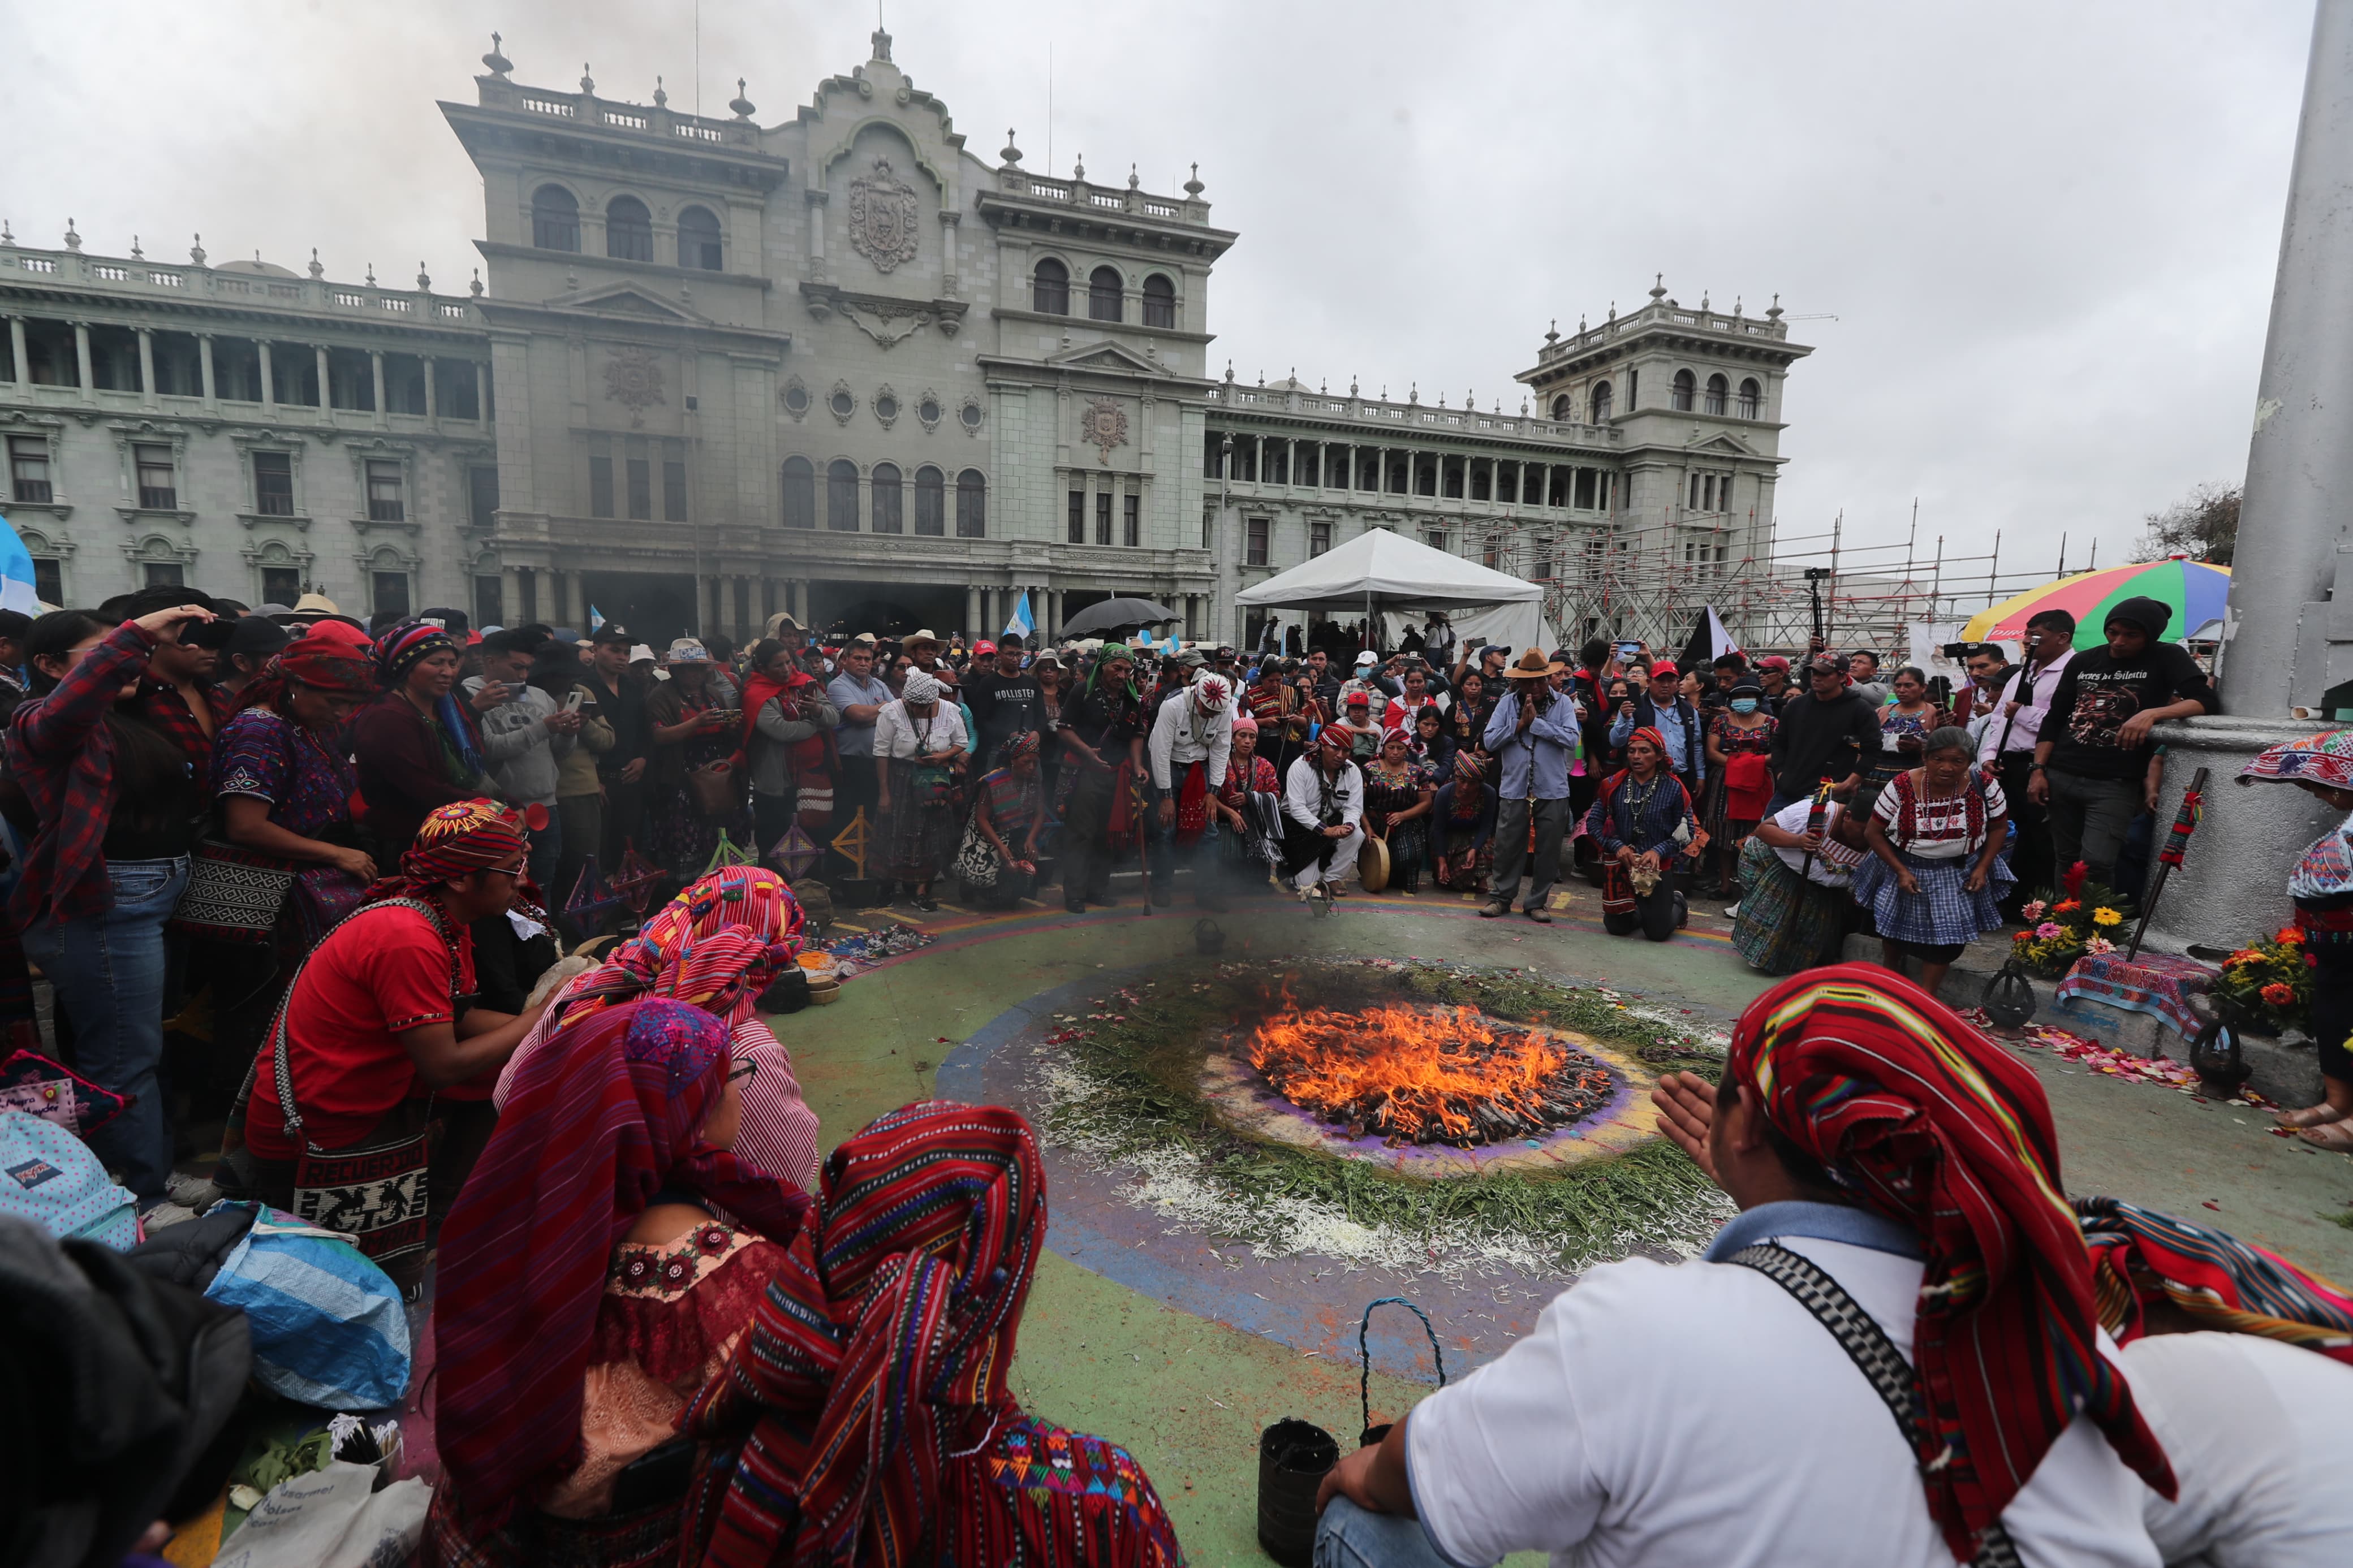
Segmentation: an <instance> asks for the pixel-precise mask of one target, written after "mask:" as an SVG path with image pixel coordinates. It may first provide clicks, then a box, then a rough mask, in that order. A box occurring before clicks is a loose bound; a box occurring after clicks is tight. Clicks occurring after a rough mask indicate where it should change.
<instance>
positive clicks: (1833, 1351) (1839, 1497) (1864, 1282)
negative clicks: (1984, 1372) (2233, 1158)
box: [1406, 1237, 2317, 1568]
mask: <svg viewBox="0 0 2353 1568" xmlns="http://www.w3.org/2000/svg"><path fill="white" fill-rule="evenodd" d="M1780 1239H1781V1245H1783V1246H1784V1247H1788V1248H1789V1249H1790V1250H1791V1251H1793V1252H1800V1253H1803V1254H1804V1255H1805V1256H1806V1257H1808V1258H1811V1259H1812V1260H1813V1261H1814V1262H1815V1263H1816V1264H1818V1265H1820V1267H1821V1268H1823V1269H1825V1270H1826V1271H1828V1272H1829V1273H1830V1274H1831V1275H1832V1276H1833V1277H1834V1278H1835V1279H1837V1280H1838V1282H1839V1283H1840V1284H1841V1286H1843V1287H1845V1289H1846V1290H1847V1292H1848V1293H1849V1294H1850V1295H1852V1297H1853V1298H1854V1299H1855V1300H1856V1301H1857V1302H1858V1303H1860V1304H1861V1305H1862V1308H1863V1310H1865V1311H1867V1312H1869V1313H1870V1314H1871V1315H1872V1316H1873V1318H1874V1319H1876V1320H1877V1321H1878V1323H1879V1326H1880V1328H1881V1329H1882V1330H1883V1331H1885V1332H1886V1334H1887V1336H1888V1338H1889V1339H1891V1340H1893V1341H1894V1342H1895V1344H1896V1347H1897V1348H1898V1349H1900V1350H1901V1351H1903V1352H1904V1353H1905V1354H1906V1355H1907V1356H1908V1355H1909V1354H1910V1353H1911V1352H1912V1326H1913V1317H1914V1313H1915V1309H1916V1306H1917V1302H1918V1298H1919V1290H1920V1273H1921V1268H1920V1265H1919V1263H1917V1262H1916V1261H1915V1260H1912V1259H1909V1258H1899V1257H1896V1256H1894V1254H1892V1253H1885V1252H1875V1251H1873V1250H1871V1249H1869V1248H1866V1247H1855V1246H1852V1245H1849V1244H1847V1243H1844V1242H1835V1241H1823V1240H1819V1239H1816V1238H1813V1237H1782V1238H1780ZM2316 1359H2317V1358H2316ZM1406 1450H1407V1465H1408V1473H1409V1476H1410V1479H1411V1481H1412V1486H1413V1500H1414V1507H1415V1510H1416V1511H1417V1512H1419V1515H1420V1516H1421V1520H1422V1522H1423V1524H1424V1526H1425V1527H1426V1529H1427V1530H1428V1531H1429V1533H1430V1538H1431V1540H1432V1541H1433V1542H1435V1543H1436V1544H1437V1545H1438V1547H1439V1548H1440V1551H1442V1552H1445V1554H1446V1555H1447V1556H1448V1557H1450V1558H1451V1559H1452V1560H1453V1561H1455V1562H1457V1563H1493V1562H1494V1561H1495V1560H1496V1559H1497V1558H1499V1557H1501V1556H1503V1555H1504V1553H1505V1552H1522V1551H1530V1550H1535V1551H1549V1552H1551V1553H1552V1561H1553V1563H1554V1564H1555V1568H1617V1565H1619V1564H1627V1565H1631V1564H1636V1563H1639V1564H1641V1565H1642V1568H1767V1565H1770V1568H1794V1565H1797V1564H1803V1565H1804V1568H1952V1563H1953V1554H1952V1553H1951V1552H1949V1551H1947V1549H1946V1546H1945V1542H1944V1537H1943V1536H1942V1535H1941V1534H1940V1533H1939V1532H1938V1531H1937V1529H1936V1521H1934V1520H1933V1519H1931V1518H1930V1517H1929V1514H1928V1500H1927V1496H1926V1493H1925V1492H1924V1491H1923V1490H1922V1489H1921V1486H1920V1479H1919V1476H1918V1474H1917V1473H1916V1471H1915V1469H1914V1461H1913V1455H1912V1451H1911V1449H1910V1448H1909V1447H1906V1446H1905V1442H1904V1438H1903V1436H1902V1435H1901V1434H1900V1433H1899V1432H1898V1430H1897V1428H1896V1426H1895V1422H1894V1417H1892V1416H1891V1415H1889V1414H1888V1411H1887V1405H1886V1404H1885V1403H1884V1402H1883V1400H1882V1399H1881V1398H1880V1397H1879V1394H1878V1393H1877V1391H1876V1390H1874V1389H1873V1387H1872V1385H1871V1382H1870V1380H1869V1379H1868V1378H1866V1377H1864V1376H1863V1374H1862V1373H1861V1372H1860V1371H1859V1370H1857V1369H1856V1367H1855V1364H1854V1363H1853V1362H1852V1361H1850V1360H1849V1359H1848V1358H1847V1353H1846V1352H1845V1351H1843V1350H1841V1348H1840V1347H1839V1342H1838V1341H1837V1340H1836V1339H1835V1338H1834V1337H1832V1335H1831V1331H1829V1330H1828V1329H1826V1328H1824V1327H1823V1326H1822V1325H1821V1324H1820V1322H1818V1321H1815V1319H1814V1317H1813V1315H1812V1314H1811V1313H1810V1312H1808V1311H1807V1310H1806V1309H1805V1308H1804V1307H1802V1306H1800V1305H1799V1303H1798V1301H1797V1300H1796V1299H1795V1298H1793V1297H1792V1296H1790V1295H1789V1293H1788V1291H1786V1290H1784V1289H1782V1288H1781V1287H1780V1286H1778V1285H1776V1284H1775V1283H1774V1282H1773V1281H1772V1280H1770V1279H1767V1278H1766V1277H1765V1276H1764V1275H1762V1274H1759V1273H1757V1271H1756V1270H1755V1269H1753V1268H1744V1267H1742V1266H1740V1265H1738V1264H1732V1263H1700V1262H1694V1263H1685V1264H1682V1265H1680V1266H1677V1267H1672V1268H1670V1267H1667V1266H1665V1265H1662V1264H1658V1263H1653V1262H1651V1261H1650V1260H1648V1259H1647V1258H1628V1259H1627V1260H1626V1261H1624V1262H1622V1263H1610V1264H1605V1265H1603V1266H1602V1267H1600V1268H1595V1269H1591V1270H1589V1271H1588V1272H1587V1274H1586V1275H1585V1276H1584V1278H1583V1279H1580V1280H1578V1282H1577V1284H1576V1285H1575V1286H1574V1287H1572V1288H1571V1289H1567V1290H1565V1291H1563V1292H1562V1293H1561V1294H1560V1295H1559V1296H1557V1297H1556V1298H1555V1299H1554V1300H1553V1302H1552V1304H1551V1305H1550V1306H1548V1307H1546V1309H1545V1310H1544V1314H1543V1316H1542V1317H1540V1318H1538V1319H1537V1321H1536V1326H1535V1331H1534V1332H1532V1333H1530V1334H1529V1335H1528V1336H1527V1337H1526V1338H1525V1339H1524V1340H1521V1341H1520V1342H1518V1343H1516V1344H1514V1345H1513V1346H1512V1348H1511V1349H1510V1350H1508V1351H1506V1352H1504V1354H1503V1355H1501V1356H1499V1357H1498V1358H1496V1359H1495V1360H1494V1361H1492V1362H1490V1363H1487V1364H1486V1365H1484V1366H1482V1367H1480V1368H1479V1369H1477V1370H1476V1371H1474V1372H1472V1373H1471V1374H1470V1375H1469V1376H1468V1377H1466V1378H1464V1379H1463V1380H1462V1381H1461V1383H1458V1384H1451V1385H1450V1386H1448V1387H1446V1388H1442V1389H1440V1390H1439V1391H1438V1392H1437V1393H1436V1394H1431V1395H1430V1397H1429V1398H1427V1399H1425V1400H1423V1401H1422V1402H1421V1403H1420V1404H1419V1405H1417V1406H1415V1408H1414V1411H1413V1414H1412V1415H1411V1417H1410V1418H1409V1421H1408V1423H1407V1426H1406ZM2146 1490H2147V1488H2146V1487H2145V1486H2144V1485H2143V1484H2142V1482H2141V1479H2140V1478H2139V1477H2138V1476H2137V1475H2135V1474H2134V1473H2133V1472H2132V1471H2130V1470H2128V1469H2126V1468H2125V1466H2124V1463H2123V1461H2121V1460H2120V1459H2118V1458H2116V1451H2115V1450H2114V1449H2112V1448H2110V1447H2108V1444H2107V1439H2106V1438H2105V1436H2102V1435H2101V1433H2100V1430H2099V1428H2098V1427H2097V1426H2094V1425H2093V1424H2092V1423H2091V1422H2090V1421H2089V1420H2088V1419H2086V1418H2084V1417H2082V1416H2078V1417H2077V1418H2076V1419H2075V1421H2074V1423H2073V1425H2071V1426H2069V1427H2068V1428H2067V1430H2066V1431H2065V1432H2063V1433H2062V1434H2061V1435H2060V1437H2059V1440H2058V1441H2057V1442H2056V1443H2054V1444H2052V1447H2051V1449H2050V1451H2049V1452H2048V1453H2046V1454H2045V1455H2044V1456H2043V1458H2042V1464H2041V1465H2040V1466H2038V1467H2037V1468H2036V1469H2035V1472H2034V1474H2033V1476H2032V1477H2031V1478H2030V1479H2029V1480H2028V1482H2027V1484H2026V1487H2025V1488H2024V1489H2022V1490H2021V1492H2020V1493H2019V1494H2018V1496H2017V1497H2016V1498H2014V1499H2013V1500H2011V1502H2010V1507H2009V1508H2007V1509H2006V1510H2003V1512H2002V1522H2003V1524H2004V1525H2005V1526H2007V1527H2008V1529H2009V1531H2010V1537H2011V1539H2012V1540H2013V1541H2014V1542H2017V1545H2018V1548H2019V1552H2020V1554H2021V1557H2023V1559H2024V1560H2025V1561H2026V1562H2027V1563H2031V1564H2034V1565H2035V1568H2047V1565H2052V1564H2062V1563H2063V1564H2067V1565H2068V1568H2125V1565H2126V1564H2129V1565H2131V1568H2156V1564H2157V1563H2158V1554H2157V1549H2156V1548H2155V1547H2154V1546H2153V1545H2152V1544H2151V1543H2150V1542H2149V1539H2148V1532H2147V1529H2146V1528H2145V1527H2144V1526H2143V1524H2142V1522H2141V1517H2140V1514H2141V1501H2140V1500H2141V1497H2142V1494H2143V1493H2144V1492H2145V1491H2146Z"/></svg>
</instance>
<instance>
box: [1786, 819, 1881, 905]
mask: <svg viewBox="0 0 2353 1568" xmlns="http://www.w3.org/2000/svg"><path fill="white" fill-rule="evenodd" d="M1845 809H1846V807H1845V806H1843V805H1840V804H1839V803H1838V802H1837V801H1831V803H1830V809H1829V810H1827V811H1825V812H1824V813H1823V814H1822V847H1821V848H1820V849H1819V850H1818V851H1816V852H1815V854H1814V858H1813V860H1814V863H1813V865H1812V866H1810V867H1809V866H1808V865H1807V864H1806V852H1805V851H1804V850H1802V849H1784V848H1782V847H1779V846H1778V845H1775V846H1773V847H1772V849H1773V853H1774V854H1776V855H1778V856H1779V857H1780V858H1781V864H1783V865H1784V866H1787V867H1788V868H1789V869H1790V870H1792V871H1796V872H1799V873H1800V874H1802V875H1803V876H1804V877H1805V879H1806V880H1808V881H1809V882H1819V883H1820V884H1821V885H1822V886H1823V887H1825V888H1843V887H1845V886H1847V885H1848V884H1849V883H1850V882H1851V881H1852V879H1853V876H1854V868H1856V867H1857V866H1860V865H1862V858H1863V856H1864V855H1865V854H1867V853H1869V851H1867V850H1858V849H1850V848H1848V847H1846V846H1845V845H1843V844H1841V843H1838V842H1836V841H1835V840H1833V839H1832V838H1831V837H1830V831H1831V828H1832V827H1834V826H1837V824H1838V819H1839V814H1840V813H1841V812H1842V811H1844V810H1845ZM1813 815H1814V803H1813V802H1812V801H1811V800H1801V801H1797V802H1795V803H1793V804H1791V805H1785V806H1783V807H1782V808H1781V809H1780V810H1778V811H1777V812H1775V813H1774V814H1773V826H1776V827H1778V828H1779V829H1780V830H1781V831H1782V832H1784V833H1794V834H1796V835H1797V836H1798V837H1800V838H1803V837H1805V836H1806V825H1807V824H1808V823H1809V822H1810V821H1811V820H1812V819H1813Z"/></svg>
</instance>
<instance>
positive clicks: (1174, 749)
mask: <svg viewBox="0 0 2353 1568" xmlns="http://www.w3.org/2000/svg"><path fill="white" fill-rule="evenodd" d="M1233 742H1234V705H1233V700H1232V699H1230V698H1229V699H1228V700H1227V701H1226V705H1225V706H1224V707H1222V708H1220V709H1219V710H1217V711H1216V712H1214V713H1204V712H1202V711H1201V710H1200V709H1199V707H1198V704H1197V702H1196V700H1195V699H1194V696H1193V694H1192V693H1191V692H1189V691H1187V692H1186V693H1184V694H1183V695H1182V696H1178V697H1172V698H1170V699H1169V700H1167V701H1166V702H1163V703H1162V704H1161V705H1160V711H1159V712H1157V713H1155V714H1154V715H1153V716H1152V734H1151V737H1150V739H1148V740H1147V741H1145V747H1144V749H1145V753H1146V754H1147V755H1148V756H1149V757H1150V758H1151V760H1152V785H1153V787H1154V788H1155V789H1161V790H1166V789H1168V788H1170V787H1171V785H1170V784H1169V782H1168V780H1169V764H1170V763H1208V764H1209V767H1208V773H1209V788H1210V790H1211V792H1212V793H1214V792H1215V791H1216V789H1217V787H1218V786H1219V784H1223V783H1225V782H1226V753H1227V752H1229V751H1231V750H1232V749H1233Z"/></svg>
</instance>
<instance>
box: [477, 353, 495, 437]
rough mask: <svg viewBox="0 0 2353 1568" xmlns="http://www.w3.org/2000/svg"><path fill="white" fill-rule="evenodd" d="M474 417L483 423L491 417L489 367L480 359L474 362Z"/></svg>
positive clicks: (487, 421)
mask: <svg viewBox="0 0 2353 1568" xmlns="http://www.w3.org/2000/svg"><path fill="white" fill-rule="evenodd" d="M474 417H475V418H476V419H477V420H480V421H481V422H482V423H484V424H488V423H489V422H490V417H491V367H490V366H489V365H487V364H484V363H482V362H481V361H480V360H476V361H475V362H474Z"/></svg>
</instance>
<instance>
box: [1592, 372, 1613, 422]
mask: <svg viewBox="0 0 2353 1568" xmlns="http://www.w3.org/2000/svg"><path fill="white" fill-rule="evenodd" d="M1593 423H1594V424H1596V425H1607V424H1608V423H1609V383H1608V382H1606V381H1597V382H1595V383H1594V384H1593Z"/></svg>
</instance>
